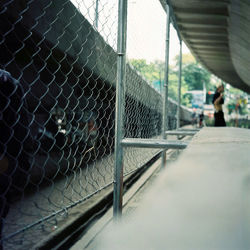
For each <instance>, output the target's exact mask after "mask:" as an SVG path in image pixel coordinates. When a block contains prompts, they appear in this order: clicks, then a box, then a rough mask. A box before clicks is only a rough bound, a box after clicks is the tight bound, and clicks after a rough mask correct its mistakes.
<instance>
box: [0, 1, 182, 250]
mask: <svg viewBox="0 0 250 250" xmlns="http://www.w3.org/2000/svg"><path fill="white" fill-rule="evenodd" d="M0 8H1V9H0V27H1V29H0V32H1V38H0V52H1V57H0V68H1V71H0V98H1V106H0V107H1V120H0V130H1V131H0V132H1V137H0V150H1V151H0V166H1V170H0V188H1V189H0V199H1V207H0V213H1V231H2V232H1V233H2V243H3V246H4V248H6V249H29V248H31V246H33V245H34V244H36V243H37V242H39V241H41V240H42V239H43V238H45V237H47V236H48V235H49V234H51V233H52V232H54V231H55V230H57V228H58V227H60V226H61V225H62V224H63V223H64V219H65V218H67V217H69V215H70V212H71V208H72V207H74V206H76V205H78V204H81V203H83V202H84V201H85V200H87V199H88V198H90V197H91V196H93V194H95V193H96V192H98V191H100V190H102V189H104V188H105V187H107V186H109V185H110V184H112V182H113V172H114V171H113V167H114V154H113V151H114V136H115V83H116V69H117V67H116V58H117V54H116V41H117V34H116V33H117V22H118V21H117V13H118V1H115V0H112V1H111V0H99V1H97V0H74V1H69V0H60V1H59V0H56V1H52V0H43V1H35V0H30V1H21V0H17V1H16V0H15V1H14V0H2V1H1V7H0ZM163 53H164V52H163ZM126 70H127V78H126V85H127V89H126V98H125V100H126V101H125V114H124V136H125V137H134V138H156V137H159V136H160V134H161V129H162V128H161V126H162V97H161V94H160V93H159V92H158V91H156V90H155V89H153V88H152V87H151V86H150V85H149V84H148V83H147V81H146V80H145V79H143V78H142V76H141V75H140V74H139V73H138V72H136V71H135V69H133V67H131V66H129V65H127V69H126ZM8 72H9V73H10V74H9V73H8ZM171 105H172V106H171V108H170V109H171V110H172V111H171V112H172V113H171V117H175V113H176V104H174V103H172V104H171ZM182 112H183V110H182ZM182 116H183V117H184V114H182ZM173 119H175V118H173ZM172 127H173V126H172ZM158 152H159V150H151V149H150V150H149V149H147V150H146V149H133V148H132V149H129V148H128V149H126V150H125V160H124V165H125V171H124V173H125V175H128V174H129V173H131V172H133V171H135V170H136V169H138V168H140V167H141V166H143V165H144V164H145V163H146V162H148V161H149V160H150V159H151V158H152V157H153V156H154V155H156V154H157V153H158Z"/></svg>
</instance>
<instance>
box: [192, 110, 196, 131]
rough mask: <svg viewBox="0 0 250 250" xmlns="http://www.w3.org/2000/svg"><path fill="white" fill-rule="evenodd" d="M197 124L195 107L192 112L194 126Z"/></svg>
mask: <svg viewBox="0 0 250 250" xmlns="http://www.w3.org/2000/svg"><path fill="white" fill-rule="evenodd" d="M195 124H196V112H195V109H193V113H192V126H193V127H194V126H195Z"/></svg>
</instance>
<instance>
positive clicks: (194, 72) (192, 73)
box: [182, 63, 211, 90]
mask: <svg viewBox="0 0 250 250" xmlns="http://www.w3.org/2000/svg"><path fill="white" fill-rule="evenodd" d="M182 73H183V77H184V81H185V82H186V83H187V85H188V89H189V90H203V84H205V86H206V88H207V89H209V88H210V77H211V74H210V73H209V72H208V71H207V70H205V69H204V68H202V67H201V66H200V65H199V64H197V63H190V64H187V65H185V66H184V67H183V72H182Z"/></svg>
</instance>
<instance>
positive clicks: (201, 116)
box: [199, 111, 204, 128]
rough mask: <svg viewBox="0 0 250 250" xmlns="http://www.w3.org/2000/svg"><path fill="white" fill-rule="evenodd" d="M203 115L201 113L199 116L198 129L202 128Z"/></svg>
mask: <svg viewBox="0 0 250 250" xmlns="http://www.w3.org/2000/svg"><path fill="white" fill-rule="evenodd" d="M203 120H204V113H203V111H202V112H201V113H200V114H199V127H200V128H201V127H203V125H204V124H203Z"/></svg>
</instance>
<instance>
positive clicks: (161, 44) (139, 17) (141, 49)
mask: <svg viewBox="0 0 250 250" xmlns="http://www.w3.org/2000/svg"><path fill="white" fill-rule="evenodd" d="M165 34H166V13H165V11H164V10H163V8H162V5H161V4H160V1H155V0H129V2H128V34H127V35H128V42H127V52H128V56H129V57H130V58H145V59H147V61H154V60H162V61H164V58H165V40H166V35H165ZM182 49H183V53H189V50H188V48H187V47H186V45H185V44H184V43H183V48H182ZM179 50H180V49H179V39H178V36H177V33H176V31H175V29H174V28H173V27H172V25H171V29H170V49H169V53H170V55H169V60H170V63H171V62H172V61H173V59H174V57H175V56H176V55H178V54H179Z"/></svg>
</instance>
